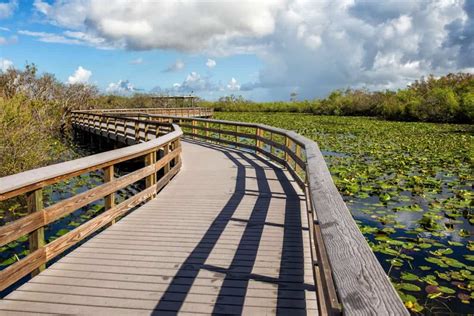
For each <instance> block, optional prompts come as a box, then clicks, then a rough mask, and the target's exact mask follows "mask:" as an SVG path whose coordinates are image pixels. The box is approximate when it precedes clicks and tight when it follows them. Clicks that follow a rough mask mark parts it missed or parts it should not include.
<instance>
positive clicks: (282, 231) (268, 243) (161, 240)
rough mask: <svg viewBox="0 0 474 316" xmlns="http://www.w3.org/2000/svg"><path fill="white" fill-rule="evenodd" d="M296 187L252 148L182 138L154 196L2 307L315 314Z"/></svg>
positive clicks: (4, 310) (20, 310)
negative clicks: (174, 170) (179, 161)
mask: <svg viewBox="0 0 474 316" xmlns="http://www.w3.org/2000/svg"><path fill="white" fill-rule="evenodd" d="M307 234H308V230H307V220H306V209H305V202H304V199H303V193H302V192H301V190H300V189H299V188H298V187H297V185H296V184H295V183H294V182H293V181H292V180H291V179H290V177H289V176H288V175H287V174H286V172H284V171H282V170H281V169H280V168H278V167H275V166H273V165H272V164H270V163H268V162H265V161H264V160H261V159H260V158H258V157H256V156H255V155H253V154H249V153H244V152H242V151H233V150H232V149H225V148H220V147H215V146H210V145H199V144H193V143H190V142H183V167H182V170H181V171H180V173H179V174H178V175H177V176H176V177H175V178H174V179H173V180H172V181H171V182H170V184H169V185H168V186H166V187H165V188H164V189H163V190H162V191H161V192H160V193H159V194H158V195H157V197H156V198H155V199H153V200H151V201H149V202H148V203H146V204H144V205H143V206H141V207H140V208H138V209H137V210H135V211H133V212H132V213H131V214H129V215H128V216H126V217H125V218H123V219H122V220H120V221H119V222H118V223H116V224H114V225H113V226H111V227H110V228H107V229H106V230H104V231H103V232H101V233H99V234H98V235H96V236H95V237H93V238H92V239H90V240H89V241H87V242H86V243H84V244H83V245H82V246H80V247H78V248H77V249H76V250H74V251H72V252H71V253H69V254H68V255H66V256H65V257H63V258H62V259H60V260H59V261H58V262H56V263H54V264H53V265H52V266H51V267H49V268H48V269H46V270H45V271H43V272H42V273H41V274H40V275H38V276H36V277H34V278H33V279H31V280H30V281H29V282H28V283H26V284H24V285H22V286H21V287H19V288H18V289H17V290H15V291H14V292H12V293H11V294H9V295H8V296H7V297H5V298H4V299H3V300H1V301H0V314H2V315H4V314H5V315H6V314H26V313H28V312H31V313H47V314H50V313H55V314H87V315H92V314H94V315H120V314H128V315H135V314H147V315H149V314H155V313H157V314H160V315H161V314H163V315H165V314H167V313H169V314H175V313H176V312H178V311H179V312H180V313H182V314H186V313H192V314H199V313H203V314H209V313H214V314H242V313H243V314H248V315H267V314H269V315H270V314H285V315H298V314H313V315H314V314H316V313H317V302H316V295H315V289H314V282H313V276H312V271H311V255H310V247H309V237H308V236H307Z"/></svg>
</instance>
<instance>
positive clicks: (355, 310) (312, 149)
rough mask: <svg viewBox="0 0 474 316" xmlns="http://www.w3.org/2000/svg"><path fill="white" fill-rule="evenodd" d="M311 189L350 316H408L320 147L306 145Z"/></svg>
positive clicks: (324, 238)
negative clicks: (344, 197) (345, 199)
mask: <svg viewBox="0 0 474 316" xmlns="http://www.w3.org/2000/svg"><path fill="white" fill-rule="evenodd" d="M306 155H307V159H308V175H309V187H310V194H311V195H312V200H313V202H314V210H315V212H316V214H317V218H318V220H319V222H320V227H321V232H322V237H323V240H324V244H325V247H326V250H327V254H328V257H329V260H330V263H331V268H332V273H333V275H334V279H335V282H336V287H337V291H338V294H339V299H340V301H341V303H342V305H343V311H344V313H345V314H347V315H408V311H407V310H406V308H405V307H404V305H403V303H402V301H401V300H400V297H399V296H398V294H397V293H396V291H395V289H394V288H393V286H392V284H391V283H390V280H389V278H388V276H387V275H386V274H385V271H384V270H383V268H382V266H381V265H380V263H379V262H378V260H377V258H376V257H375V255H374V253H373V252H372V250H371V249H370V247H369V245H368V244H367V242H366V240H365V238H364V236H363V235H362V233H361V232H360V230H359V228H358V227H357V224H356V223H355V221H354V219H353V218H352V216H351V213H350V211H349V209H348V208H347V206H346V204H345V203H344V201H343V199H342V197H341V195H340V194H339V192H338V191H337V188H336V186H335V185H334V182H333V181H332V178H331V174H330V173H329V170H328V168H327V166H326V163H325V161H324V158H323V156H322V154H321V151H320V150H319V148H318V146H317V144H316V143H314V142H308V143H307V144H306Z"/></svg>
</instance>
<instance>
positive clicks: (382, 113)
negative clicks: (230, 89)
mask: <svg viewBox="0 0 474 316" xmlns="http://www.w3.org/2000/svg"><path fill="white" fill-rule="evenodd" d="M201 104H202V105H204V106H209V107H214V108H215V109H216V110H217V111H229V112H298V113H312V114H318V115H341V116H376V117H381V118H384V119H388V120H396V121H426V122H448V123H454V122H458V123H469V122H470V123H473V122H474V75H473V74H466V73H459V74H449V75H447V76H444V77H441V78H438V79H436V78H435V77H433V76H429V77H428V78H422V79H421V80H419V81H415V82H414V83H413V84H411V85H409V86H408V87H407V88H406V89H401V90H398V91H396V92H395V91H390V90H387V91H383V92H380V91H376V92H370V91H367V90H353V89H347V90H344V91H343V90H337V91H334V92H332V93H331V94H329V96H328V97H327V98H324V99H315V100H305V101H296V100H293V101H290V102H265V103H255V102H251V101H248V100H245V99H244V98H242V97H236V96H229V97H224V98H221V99H220V100H219V101H217V102H201Z"/></svg>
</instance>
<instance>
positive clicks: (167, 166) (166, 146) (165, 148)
mask: <svg viewBox="0 0 474 316" xmlns="http://www.w3.org/2000/svg"><path fill="white" fill-rule="evenodd" d="M163 151H164V153H163V157H166V156H167V155H168V154H169V152H170V143H168V144H166V145H165V146H163ZM170 169H171V164H170V163H169V162H168V163H167V164H166V165H165V167H164V170H165V173H164V174H167V173H168V172H169V171H170Z"/></svg>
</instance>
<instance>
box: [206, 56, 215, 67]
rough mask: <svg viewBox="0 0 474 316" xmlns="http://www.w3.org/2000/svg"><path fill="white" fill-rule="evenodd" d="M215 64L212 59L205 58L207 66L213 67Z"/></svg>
mask: <svg viewBox="0 0 474 316" xmlns="http://www.w3.org/2000/svg"><path fill="white" fill-rule="evenodd" d="M216 65H217V63H216V61H215V60H214V59H210V58H208V59H207V62H206V66H207V68H214V67H216Z"/></svg>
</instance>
